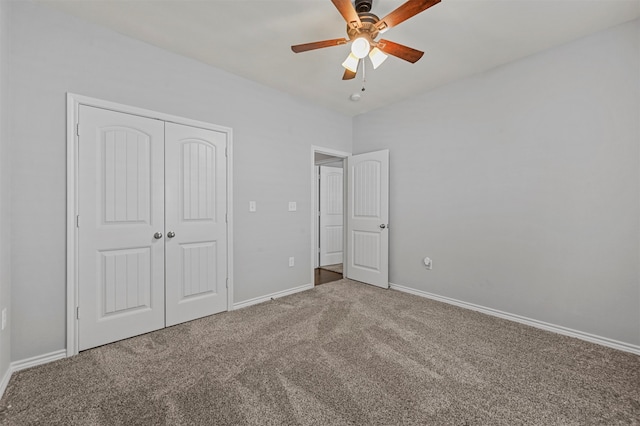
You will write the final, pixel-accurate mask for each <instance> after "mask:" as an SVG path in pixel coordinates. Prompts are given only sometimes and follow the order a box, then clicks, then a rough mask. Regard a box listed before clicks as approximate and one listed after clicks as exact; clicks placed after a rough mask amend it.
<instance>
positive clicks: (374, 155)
mask: <svg viewBox="0 0 640 426" xmlns="http://www.w3.org/2000/svg"><path fill="white" fill-rule="evenodd" d="M347 165H348V167H347V184H348V185H347V186H348V191H347V192H348V197H347V235H348V237H347V238H348V241H347V247H348V250H347V265H346V266H347V267H346V273H347V277H348V278H351V279H353V280H356V281H361V282H364V283H367V284H373V285H376V286H379V287H383V288H388V287H389V228H388V226H389V150H383V151H376V152H370V153H367V154H360V155H354V156H351V157H348V159H347Z"/></svg>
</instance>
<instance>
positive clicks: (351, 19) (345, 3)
mask: <svg viewBox="0 0 640 426" xmlns="http://www.w3.org/2000/svg"><path fill="white" fill-rule="evenodd" d="M331 2H332V3H333V5H334V6H335V7H336V9H338V12H340V14H341V15H342V17H343V18H344V20H345V21H347V25H348V26H349V28H360V27H361V26H362V22H361V21H360V17H359V16H358V12H356V9H355V8H354V7H353V5H352V4H351V0H331Z"/></svg>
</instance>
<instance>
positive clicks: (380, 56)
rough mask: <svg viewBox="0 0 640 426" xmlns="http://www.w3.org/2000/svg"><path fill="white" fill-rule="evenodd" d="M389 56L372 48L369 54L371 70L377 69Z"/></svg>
mask: <svg viewBox="0 0 640 426" xmlns="http://www.w3.org/2000/svg"><path fill="white" fill-rule="evenodd" d="M388 57H389V55H387V54H385V53H383V52H382V50H380V49H378V48H377V47H374V48H373V49H371V52H369V59H371V63H372V64H373V69H374V70H375V69H377V68H378V67H379V66H380V65H381V64H382V63H383V62H384V61H386V60H387V58H388Z"/></svg>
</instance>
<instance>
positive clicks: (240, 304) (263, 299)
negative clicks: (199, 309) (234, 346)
mask: <svg viewBox="0 0 640 426" xmlns="http://www.w3.org/2000/svg"><path fill="white" fill-rule="evenodd" d="M312 288H313V283H309V284H305V285H301V286H299V287H294V288H291V289H289V290H283V291H277V292H275V293H271V294H267V295H266V296H260V297H254V298H253V299H249V300H245V301H244V302H238V303H234V304H233V310H234V311H235V310H236V309H242V308H246V307H247V306H251V305H257V304H258V303H262V302H268V301H269V300H271V299H277V298H279V297H284V296H288V295H290V294H294V293H299V292H301V291H305V290H311V289H312Z"/></svg>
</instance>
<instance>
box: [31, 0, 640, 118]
mask: <svg viewBox="0 0 640 426" xmlns="http://www.w3.org/2000/svg"><path fill="white" fill-rule="evenodd" d="M43 2H44V3H46V4H47V5H49V6H53V7H55V8H58V9H61V10H63V11H66V12H68V13H71V14H73V15H77V16H79V17H81V18H83V19H86V20H89V21H93V22H95V23H98V24H100V25H104V26H106V27H109V28H112V29H113V30H115V31H117V32H119V33H122V34H125V35H128V36H130V37H133V38H136V39H140V40H143V41H145V42H147V43H150V44H152V45H155V46H159V47H162V48H164V49H167V50H170V51H172V52H175V53H178V54H181V55H184V56H188V57H191V58H195V59H197V60H199V61H202V62H205V63H207V64H211V65H213V66H215V67H217V68H221V69H224V70H226V71H229V72H231V73H233V74H237V75H240V76H242V77H245V78H247V79H250V80H254V81H257V82H259V83H262V84H264V85H267V86H270V87H273V88H276V89H278V90H281V91H283V92H287V93H290V94H291V95H294V96H300V97H303V98H306V99H309V100H311V101H313V102H315V103H317V104H320V105H323V106H325V107H327V108H330V109H333V110H335V111H338V112H341V113H344V114H348V115H357V114H360V113H363V112H367V111H370V110H372V109H375V108H379V107H381V106H384V105H387V104H389V103H393V102H397V101H399V100H402V99H404V98H407V97H409V96H411V95H413V94H415V93H420V92H424V91H426V90H429V89H433V88H434V87H437V86H441V85H444V84H446V83H448V82H451V81H454V80H457V79H460V78H463V77H466V76H470V75H473V74H476V73H479V72H482V71H485V70H488V69H491V68H494V67H496V66H498V65H501V64H505V63H508V62H511V61H514V60H516V59H519V58H522V57H525V56H528V55H531V54H534V53H536V52H539V51H542V50H545V49H548V48H550V47H552V46H556V45H559V44H562V43H566V42H568V41H571V40H574V39H577V38H580V37H582V36H585V35H587V34H590V33H593V32H596V31H599V30H602V29H605V28H608V27H611V26H614V25H617V24H620V23H622V22H626V21H630V20H633V19H636V18H638V17H640V0H443V1H442V2H441V3H439V4H437V5H435V6H433V7H432V8H430V9H428V10H426V11H424V12H422V13H421V14H419V15H417V16H415V17H413V18H412V19H410V20H408V21H405V22H403V23H402V24H400V25H399V26H397V27H394V28H392V29H391V30H389V31H388V32H386V33H385V35H384V38H386V39H388V40H391V41H395V42H397V43H401V44H404V45H407V46H410V47H413V48H416V49H419V50H423V51H425V52H426V53H425V55H424V57H423V58H422V59H421V60H420V61H418V62H417V63H415V64H410V63H408V62H405V61H402V60H400V59H398V58H395V57H389V59H387V61H386V62H385V63H384V64H383V65H381V66H380V67H379V68H378V69H377V70H372V69H371V67H370V63H369V64H368V65H369V68H368V69H367V73H366V74H367V75H366V76H367V82H366V91H365V92H364V94H363V96H362V98H361V100H360V101H359V102H352V101H350V100H349V96H350V95H351V94H352V93H356V92H360V89H361V87H362V80H361V75H360V74H359V75H358V77H356V79H354V80H351V81H342V79H341V78H342V73H343V71H344V69H343V68H342V66H341V63H342V61H343V60H344V59H345V58H346V56H347V55H348V52H349V47H348V46H336V47H330V48H325V49H320V50H314V51H309V52H304V53H299V54H294V53H293V52H292V51H291V50H290V46H291V45H292V44H302V43H307V42H312V41H319V40H326V39H333V38H340V37H346V25H345V23H344V20H343V19H342V16H341V15H340V14H339V12H338V11H337V10H336V9H335V7H334V6H333V4H332V3H331V1H330V0H288V1H280V0H253V1H249V0H230V1H220V0H206V1H202V0H201V1H196V0H128V1H124V0H46V1H43ZM402 3H404V1H403V0H374V3H373V9H372V12H373V13H375V14H377V15H378V16H379V17H380V18H382V17H383V16H385V15H386V14H387V13H389V12H391V11H392V10H393V9H395V8H396V7H398V6H399V5H401V4H402ZM367 61H368V59H367Z"/></svg>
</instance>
